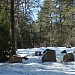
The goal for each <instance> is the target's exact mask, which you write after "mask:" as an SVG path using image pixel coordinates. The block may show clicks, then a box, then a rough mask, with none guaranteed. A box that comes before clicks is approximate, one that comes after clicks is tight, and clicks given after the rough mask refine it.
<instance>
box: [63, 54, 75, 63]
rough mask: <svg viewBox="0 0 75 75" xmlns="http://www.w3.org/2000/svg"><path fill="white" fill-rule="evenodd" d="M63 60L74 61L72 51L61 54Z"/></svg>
mask: <svg viewBox="0 0 75 75" xmlns="http://www.w3.org/2000/svg"><path fill="white" fill-rule="evenodd" d="M63 61H64V62H69V61H74V55H73V54H72V53H67V54H66V55H64V56H63Z"/></svg>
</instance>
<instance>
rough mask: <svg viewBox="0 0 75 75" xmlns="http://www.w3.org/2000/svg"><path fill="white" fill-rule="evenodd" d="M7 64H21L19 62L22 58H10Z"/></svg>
mask: <svg viewBox="0 0 75 75" xmlns="http://www.w3.org/2000/svg"><path fill="white" fill-rule="evenodd" d="M9 62H10V63H21V62H22V57H18V56H16V55H14V56H11V57H10V58H9Z"/></svg>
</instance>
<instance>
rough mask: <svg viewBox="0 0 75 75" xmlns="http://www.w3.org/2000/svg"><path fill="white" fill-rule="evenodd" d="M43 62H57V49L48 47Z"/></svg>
mask: <svg viewBox="0 0 75 75" xmlns="http://www.w3.org/2000/svg"><path fill="white" fill-rule="evenodd" d="M42 62H56V53H55V50H51V49H46V50H45V51H44V52H43V57H42Z"/></svg>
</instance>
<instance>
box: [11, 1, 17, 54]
mask: <svg viewBox="0 0 75 75" xmlns="http://www.w3.org/2000/svg"><path fill="white" fill-rule="evenodd" d="M11 38H12V47H11V48H12V49H11V55H14V54H15V53H16V52H15V20H14V0H11Z"/></svg>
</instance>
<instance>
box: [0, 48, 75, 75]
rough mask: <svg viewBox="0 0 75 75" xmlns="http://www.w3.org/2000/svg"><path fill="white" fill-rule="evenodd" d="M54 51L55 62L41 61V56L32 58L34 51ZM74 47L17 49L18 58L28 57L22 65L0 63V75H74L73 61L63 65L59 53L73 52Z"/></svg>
mask: <svg viewBox="0 0 75 75" xmlns="http://www.w3.org/2000/svg"><path fill="white" fill-rule="evenodd" d="M47 48H49V49H53V50H55V51H56V58H57V61H56V62H44V63H42V61H41V56H34V54H35V51H41V52H43V51H44V50H45V49H47ZM74 49H75V47H72V48H66V47H46V48H45V47H41V48H31V49H18V50H17V51H16V53H17V54H18V55H19V56H20V55H21V56H28V58H29V59H28V60H23V61H22V63H0V75H75V61H73V62H67V63H63V62H61V60H62V54H61V51H63V50H66V51H67V52H68V53H69V52H73V51H74Z"/></svg>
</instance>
